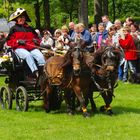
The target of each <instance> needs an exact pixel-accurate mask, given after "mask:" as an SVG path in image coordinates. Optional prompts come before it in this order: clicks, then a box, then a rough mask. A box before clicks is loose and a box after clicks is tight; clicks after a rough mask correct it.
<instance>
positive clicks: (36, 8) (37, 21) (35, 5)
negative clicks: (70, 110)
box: [34, 0, 40, 29]
mask: <svg viewBox="0 0 140 140" xmlns="http://www.w3.org/2000/svg"><path fill="white" fill-rule="evenodd" d="M34 9H35V23H36V28H37V29H40V12H39V11H40V6H39V1H38V0H36V3H35V4H34Z"/></svg>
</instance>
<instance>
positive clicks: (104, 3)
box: [103, 0, 108, 15]
mask: <svg viewBox="0 0 140 140" xmlns="http://www.w3.org/2000/svg"><path fill="white" fill-rule="evenodd" d="M103 15H108V0H103Z"/></svg>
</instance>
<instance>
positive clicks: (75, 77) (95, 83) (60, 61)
mask: <svg viewBox="0 0 140 140" xmlns="http://www.w3.org/2000/svg"><path fill="white" fill-rule="evenodd" d="M7 53H8V54H9V55H10V59H9V60H8V61H4V62H2V67H3V68H5V69H6V70H7V71H6V74H5V75H6V78H5V83H6V84H7V86H2V87H1V89H0V103H1V105H2V107H3V108H8V109H11V108H12V101H13V99H15V100H16V108H17V110H22V111H27V110H28V104H29V101H34V100H39V99H42V95H43V94H44V96H43V97H44V108H45V110H46V111H47V112H48V111H50V110H52V109H53V106H55V109H56V108H60V104H61V101H62V100H61V98H62V97H60V98H59V99H58V97H59V95H58V93H60V96H61V91H62V90H65V89H66V90H67V91H74V93H75V95H76V96H77V98H78V100H79V102H80V105H81V110H82V112H83V115H84V116H85V117H87V116H88V113H87V109H86V107H87V105H88V101H90V102H91V107H92V110H93V111H94V110H95V109H96V106H95V103H94V100H93V92H94V91H97V90H98V91H99V92H100V93H101V96H102V97H103V99H104V102H105V106H102V107H101V111H107V112H108V111H109V113H110V114H111V113H112V111H111V108H110V104H111V102H112V97H113V92H114V85H115V83H116V80H117V67H118V65H119V51H118V50H116V49H115V48H113V47H112V48H111V47H105V48H104V49H102V50H101V51H97V52H92V53H89V52H88V51H86V49H84V48H83V47H82V46H81V44H80V43H79V44H76V45H74V46H72V47H71V48H70V49H69V51H68V52H67V53H66V54H65V55H64V56H63V57H60V56H54V57H51V58H49V59H48V60H47V63H46V64H45V67H44V68H45V74H46V76H47V79H46V81H45V84H43V85H41V84H40V80H39V79H36V80H33V81H31V80H27V79H28V76H29V75H31V73H30V71H29V68H28V67H27V64H26V63H25V61H22V62H21V60H20V59H19V58H18V57H17V56H16V55H15V53H14V52H13V51H12V50H10V51H8V52H7ZM91 54H92V56H91ZM47 57H48V56H47ZM87 58H89V59H90V60H92V59H93V60H92V61H90V62H88V63H87V62H86V61H87V60H88V59H87ZM85 65H86V67H84V68H83V66H85ZM85 68H86V71H87V70H88V72H87V73H86V72H85ZM83 69H84V70H83ZM56 70H58V73H57V74H56ZM39 77H40V76H39ZM41 86H43V88H41ZM41 89H42V90H41ZM64 94H65V95H64V96H65V97H66V100H67V101H66V103H67V106H69V107H70V109H71V106H72V104H71V102H72V101H71V100H69V99H71V97H70V96H69V95H70V92H68V93H64ZM52 95H54V96H53V98H54V100H53V102H51V100H50V96H52ZM56 98H57V100H56ZM54 101H56V102H54ZM57 105H58V106H57Z"/></svg>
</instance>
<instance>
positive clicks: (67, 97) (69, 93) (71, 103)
mask: <svg viewBox="0 0 140 140" xmlns="http://www.w3.org/2000/svg"><path fill="white" fill-rule="evenodd" d="M72 94H73V92H72V91H71V90H69V89H66V90H65V94H64V97H65V103H66V105H67V113H68V114H69V115H73V114H74V112H73V110H74V107H73V106H74V101H73V95H72Z"/></svg>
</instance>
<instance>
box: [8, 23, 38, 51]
mask: <svg viewBox="0 0 140 140" xmlns="http://www.w3.org/2000/svg"><path fill="white" fill-rule="evenodd" d="M19 39H22V40H25V41H26V43H25V45H19V44H18V43H17V41H18V40H19ZM33 39H36V40H37V41H38V43H40V39H39V38H38V36H37V33H36V32H35V31H34V29H33V28H31V27H30V26H29V25H28V24H24V25H19V24H16V25H14V26H13V27H12V28H11V29H10V33H9V35H8V37H7V45H8V46H11V48H13V49H17V48H24V49H26V50H28V51H30V50H33V49H34V48H36V47H37V46H36V45H35V43H34V42H33Z"/></svg>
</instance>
